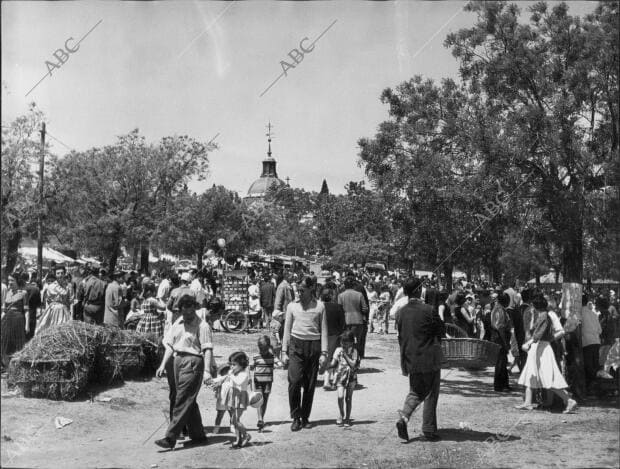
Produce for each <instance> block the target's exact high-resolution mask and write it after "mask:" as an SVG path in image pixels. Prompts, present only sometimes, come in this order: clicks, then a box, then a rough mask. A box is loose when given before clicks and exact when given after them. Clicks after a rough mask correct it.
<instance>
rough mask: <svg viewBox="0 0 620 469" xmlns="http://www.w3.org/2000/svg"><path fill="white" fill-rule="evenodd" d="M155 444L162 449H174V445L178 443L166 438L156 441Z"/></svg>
mask: <svg viewBox="0 0 620 469" xmlns="http://www.w3.org/2000/svg"><path fill="white" fill-rule="evenodd" d="M155 444H156V445H157V446H159V447H160V448H165V449H173V448H174V445H175V444H176V441H172V440H171V439H170V438H168V437H165V438H162V439H161V440H156V441H155Z"/></svg>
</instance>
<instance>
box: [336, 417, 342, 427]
mask: <svg viewBox="0 0 620 469" xmlns="http://www.w3.org/2000/svg"><path fill="white" fill-rule="evenodd" d="M342 424H343V421H342V417H338V418H337V419H336V425H338V426H339V427H342Z"/></svg>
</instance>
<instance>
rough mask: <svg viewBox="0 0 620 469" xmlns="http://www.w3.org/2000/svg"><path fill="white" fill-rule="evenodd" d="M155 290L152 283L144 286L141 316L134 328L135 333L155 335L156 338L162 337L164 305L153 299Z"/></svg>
mask: <svg viewBox="0 0 620 469" xmlns="http://www.w3.org/2000/svg"><path fill="white" fill-rule="evenodd" d="M156 293H157V289H156V288H155V285H154V284H152V283H147V284H145V285H144V289H143V290H142V298H144V299H143V301H142V306H141V307H140V308H141V309H142V313H143V316H142V318H141V319H140V321H139V322H138V325H137V326H136V332H140V333H143V334H156V335H157V336H158V337H162V336H163V335H164V311H165V309H166V305H165V304H164V303H162V302H161V301H159V300H158V299H157V298H155V294H156Z"/></svg>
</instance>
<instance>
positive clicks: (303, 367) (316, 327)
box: [282, 276, 328, 432]
mask: <svg viewBox="0 0 620 469" xmlns="http://www.w3.org/2000/svg"><path fill="white" fill-rule="evenodd" d="M315 290H316V278H314V277H309V276H308V277H304V279H303V280H302V281H301V283H300V284H299V288H298V292H299V300H300V301H299V303H294V302H293V303H289V305H288V307H287V309H286V320H285V321H284V339H283V341H282V362H283V363H284V364H285V365H286V364H287V363H288V361H289V357H290V365H289V368H288V399H289V407H290V411H291V418H292V419H293V423H292V424H291V430H292V431H294V432H296V431H299V430H301V429H302V428H310V421H309V418H310V412H311V411H312V401H313V399H314V388H315V386H316V381H317V374H318V371H319V368H321V369H323V368H324V366H325V364H326V362H327V345H328V344H327V315H326V314H325V306H324V305H323V303H322V302H321V301H318V300H316V299H315V294H314V293H315ZM302 388H303V390H304V392H303V398H302Z"/></svg>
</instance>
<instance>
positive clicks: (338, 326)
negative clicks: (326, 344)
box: [323, 302, 346, 335]
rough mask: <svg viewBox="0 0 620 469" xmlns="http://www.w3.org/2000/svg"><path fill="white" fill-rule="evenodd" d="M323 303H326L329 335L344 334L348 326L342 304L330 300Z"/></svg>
mask: <svg viewBox="0 0 620 469" xmlns="http://www.w3.org/2000/svg"><path fill="white" fill-rule="evenodd" d="M323 304H324V305H325V314H326V316H327V335H340V334H342V333H343V332H344V328H345V327H346V322H345V319H344V309H342V305H339V304H338V303H330V302H325V303H323Z"/></svg>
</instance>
